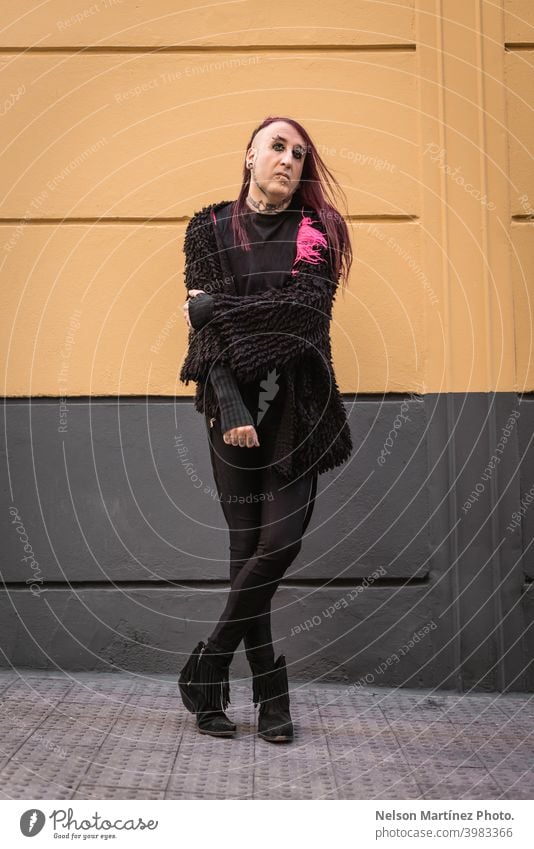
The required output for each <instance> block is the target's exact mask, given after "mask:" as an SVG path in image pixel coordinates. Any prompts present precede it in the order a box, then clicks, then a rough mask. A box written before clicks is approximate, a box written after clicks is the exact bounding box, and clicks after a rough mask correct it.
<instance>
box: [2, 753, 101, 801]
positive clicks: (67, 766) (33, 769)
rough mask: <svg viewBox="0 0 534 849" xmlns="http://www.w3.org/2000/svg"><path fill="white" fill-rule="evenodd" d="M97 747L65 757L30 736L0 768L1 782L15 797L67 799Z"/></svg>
mask: <svg viewBox="0 0 534 849" xmlns="http://www.w3.org/2000/svg"><path fill="white" fill-rule="evenodd" d="M93 756H94V750H93V749H92V748H91V747H87V748H86V749H81V748H80V749H78V750H76V752H74V751H70V752H69V754H68V756H67V757H63V756H62V755H61V754H59V753H58V752H57V751H53V750H52V751H50V750H49V749H47V748H44V747H43V746H41V745H40V743H39V742H38V741H34V740H29V741H27V742H26V743H25V744H24V745H23V746H21V747H20V748H19V750H18V751H17V752H16V753H15V754H14V755H13V757H12V758H11V759H10V761H9V763H8V764H7V765H6V766H4V767H3V769H2V770H0V786H1V787H3V789H4V790H5V791H6V792H7V793H9V795H10V797H11V798H13V799H32V798H33V799H67V798H70V796H71V795H72V793H73V792H74V790H75V789H76V787H77V785H78V784H79V782H80V781H81V779H82V778H83V776H84V774H85V772H86V771H87V768H88V766H90V764H91V758H92V757H93Z"/></svg>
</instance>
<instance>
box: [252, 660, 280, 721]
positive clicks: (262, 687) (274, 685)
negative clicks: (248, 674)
mask: <svg viewBox="0 0 534 849" xmlns="http://www.w3.org/2000/svg"><path fill="white" fill-rule="evenodd" d="M288 689H289V687H288V680H287V671H286V668H285V658H284V656H283V655H280V657H279V658H278V660H277V661H276V663H275V665H274V667H273V669H271V670H269V671H266V672H265V671H264V672H261V673H260V672H258V671H257V672H255V673H253V675H252V701H253V704H254V707H256V706H257V705H258V704H259V705H260V706H261V703H262V702H265V703H266V704H268V705H269V706H272V707H273V708H280V709H281V710H289V692H288Z"/></svg>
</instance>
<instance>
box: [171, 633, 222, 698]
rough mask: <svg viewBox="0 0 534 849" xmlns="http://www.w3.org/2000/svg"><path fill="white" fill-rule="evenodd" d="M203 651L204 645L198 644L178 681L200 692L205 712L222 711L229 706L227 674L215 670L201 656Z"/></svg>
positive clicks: (205, 658)
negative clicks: (204, 702) (192, 686)
mask: <svg viewBox="0 0 534 849" xmlns="http://www.w3.org/2000/svg"><path fill="white" fill-rule="evenodd" d="M204 649H205V645H204V644H203V643H199V644H198V646H197V647H196V649H195V650H194V652H193V654H192V655H191V657H190V658H189V660H188V661H187V663H186V664H185V666H184V668H183V670H182V673H181V675H180V680H181V682H182V683H183V684H185V686H187V685H188V684H194V685H195V688H197V689H198V690H200V691H201V693H202V695H203V697H204V699H205V701H206V710H207V711H211V710H213V711H216V710H223V711H224V710H226V708H227V707H228V705H229V704H230V681H229V672H228V670H225V671H224V672H221V671H220V670H219V669H216V668H215V667H214V666H213V665H212V664H211V663H210V661H209V659H208V658H207V657H205V656H203V651H204ZM206 710H205V711H204V712H206Z"/></svg>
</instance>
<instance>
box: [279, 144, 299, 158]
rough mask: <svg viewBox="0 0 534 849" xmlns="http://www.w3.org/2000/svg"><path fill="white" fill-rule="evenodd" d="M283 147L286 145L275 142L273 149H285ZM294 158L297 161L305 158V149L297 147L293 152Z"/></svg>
mask: <svg viewBox="0 0 534 849" xmlns="http://www.w3.org/2000/svg"><path fill="white" fill-rule="evenodd" d="M283 146H284V145H283V143H282V142H274V143H273V147H274V148H275V149H276V148H277V147H283ZM293 156H294V157H295V159H302V157H303V156H304V150H303V148H301V147H296V148H295V149H294V151H293Z"/></svg>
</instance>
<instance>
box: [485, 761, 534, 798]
mask: <svg viewBox="0 0 534 849" xmlns="http://www.w3.org/2000/svg"><path fill="white" fill-rule="evenodd" d="M489 771H490V773H491V776H492V778H493V780H494V781H495V782H496V783H497V784H498V785H499V787H500V788H501V790H502V797H501V798H503V799H534V767H532V766H530V767H529V768H528V769H525V770H522V769H517V768H514V769H510V768H506V767H496V768H495V769H491V768H490V770H489Z"/></svg>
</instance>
